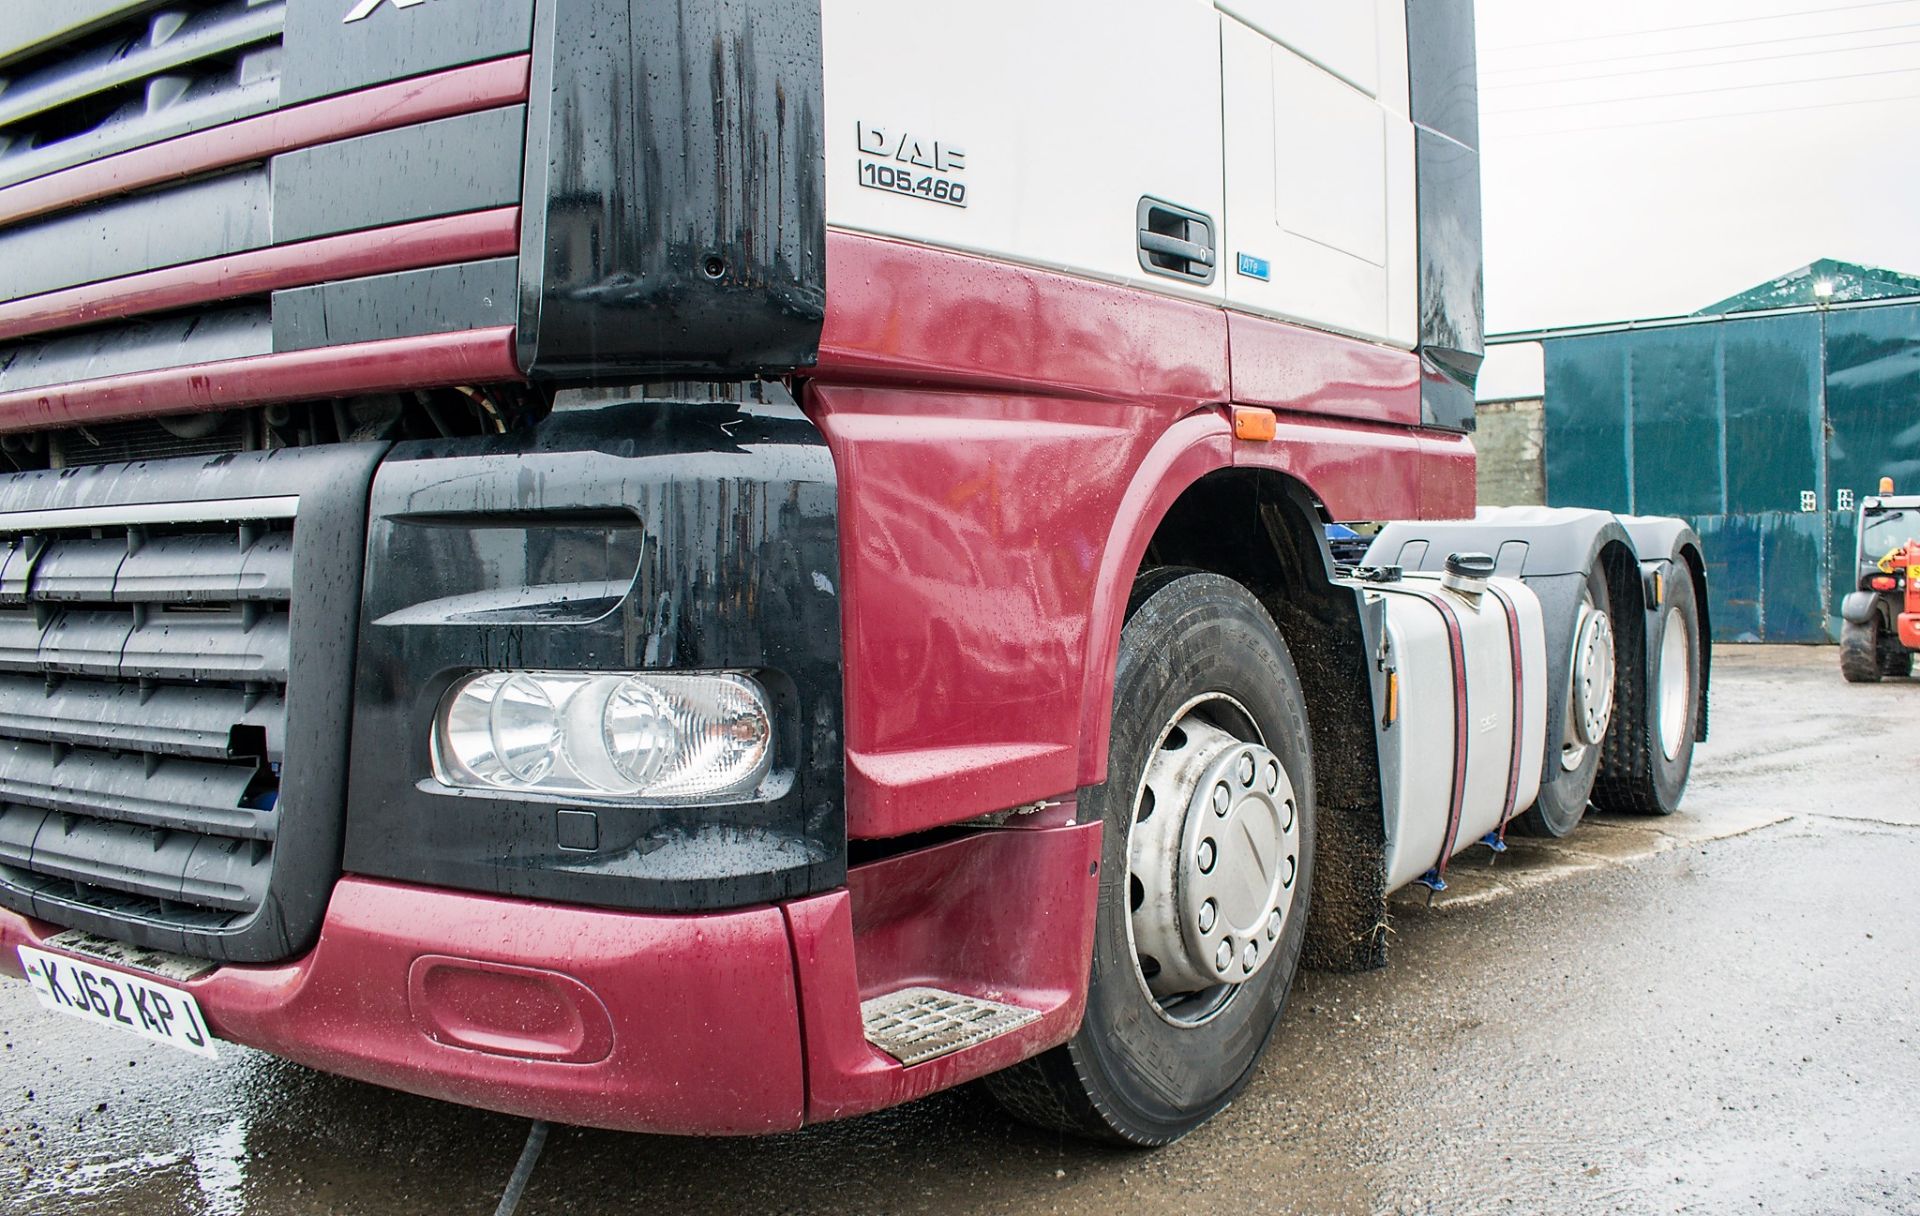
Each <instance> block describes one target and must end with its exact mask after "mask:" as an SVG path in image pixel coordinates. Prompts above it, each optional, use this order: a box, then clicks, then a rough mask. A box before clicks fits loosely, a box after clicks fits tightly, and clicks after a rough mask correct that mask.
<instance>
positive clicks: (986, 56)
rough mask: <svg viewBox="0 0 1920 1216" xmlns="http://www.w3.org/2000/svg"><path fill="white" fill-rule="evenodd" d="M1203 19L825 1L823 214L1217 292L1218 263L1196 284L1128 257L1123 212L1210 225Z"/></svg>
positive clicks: (1210, 55)
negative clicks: (1147, 201) (1192, 215)
mask: <svg viewBox="0 0 1920 1216" xmlns="http://www.w3.org/2000/svg"><path fill="white" fill-rule="evenodd" d="M1219 20H1220V18H1219V16H1218V15H1217V14H1216V13H1215V11H1214V9H1213V7H1212V5H1211V4H1210V3H1208V2H1207V0H1042V2H1039V3H1035V2H1033V0H969V2H968V3H965V4H952V3H946V2H944V0H939V2H934V0H824V3H823V5H822V27H823V31H822V32H823V37H824V55H825V66H826V141H827V220H828V223H829V224H831V225H833V226H835V227H839V228H847V229H854V230H858V231H863V232H870V233H877V234H880V235H885V236H893V237H898V238H901V239H903V240H909V241H922V242H927V243H930V244H934V245H942V246H947V247H950V248H954V249H961V250H967V251H972V252H978V253H983V254H987V255H989V256H993V257H998V258H1005V259H1009V260H1012V261H1018V262H1025V263H1029V264H1033V265H1039V266H1046V267H1051V268H1057V269H1062V270H1067V271H1071V272H1073V273H1077V274H1084V275H1090V276H1093V277H1096V278H1104V279H1109V280H1116V281H1122V282H1129V283H1134V284H1138V285H1141V286H1146V287H1151V288H1153V289H1155V290H1158V291H1165V292H1169V293H1172V294H1177V295H1188V296H1196V297H1200V298H1206V299H1211V300H1215V301H1219V300H1222V299H1224V296H1225V286H1224V284H1225V282H1226V280H1227V279H1228V278H1230V277H1231V268H1230V267H1228V266H1224V265H1223V266H1218V267H1217V268H1216V272H1215V274H1214V278H1213V281H1212V283H1211V284H1209V285H1206V286H1195V285H1189V284H1186V283H1183V282H1181V281H1180V280H1177V279H1172V278H1167V277H1164V276H1160V275H1153V274H1149V273H1147V272H1146V271H1145V270H1143V269H1141V266H1140V260H1139V254H1138V238H1137V227H1136V210H1137V206H1138V203H1139V201H1140V198H1141V197H1142V196H1143V195H1151V196H1153V197H1156V198H1160V199H1164V200H1166V201H1168V202H1171V203H1174V204H1177V205H1179V206H1182V207H1186V208H1190V209H1192V210H1195V211H1199V212H1203V213H1205V214H1206V215H1208V216H1210V217H1212V219H1213V220H1214V222H1215V224H1216V233H1217V231H1218V229H1217V225H1218V224H1219V223H1220V221H1221V216H1222V210H1223V196H1222V176H1223V171H1222V166H1221V138H1220V44H1219ZM863 141H864V142H863ZM936 145H938V146H937V147H936ZM956 153H958V154H959V155H958V158H957V159H956V156H955V154H956ZM901 174H906V175H908V176H909V178H910V181H911V186H912V187H913V189H911V190H906V191H903V190H900V189H898V188H897V186H898V182H899V176H900V175H901ZM881 182H888V183H893V187H892V188H889V187H887V186H885V185H883V184H881ZM942 182H944V183H946V184H945V185H944V186H942V184H941V183H942ZM923 183H925V188H924V189H922V184H923ZM956 185H957V186H959V187H960V188H961V189H962V190H963V191H964V197H963V199H962V200H961V201H962V202H963V203H964V206H956V205H953V203H952V201H951V194H952V191H953V188H954V187H955V186H956ZM941 191H944V192H945V193H946V194H947V195H948V196H949V197H948V198H946V199H941V198H936V197H930V195H931V194H933V193H937V192H941ZM1216 243H1217V236H1216Z"/></svg>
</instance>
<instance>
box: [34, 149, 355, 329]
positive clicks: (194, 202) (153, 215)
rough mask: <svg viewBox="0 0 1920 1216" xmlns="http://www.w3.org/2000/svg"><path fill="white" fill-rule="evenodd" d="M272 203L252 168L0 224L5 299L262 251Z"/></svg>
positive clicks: (269, 233)
mask: <svg viewBox="0 0 1920 1216" xmlns="http://www.w3.org/2000/svg"><path fill="white" fill-rule="evenodd" d="M323 201H324V200H323ZM269 205H270V201H269V191H268V187H267V171H266V170H265V169H264V168H262V167H260V166H258V165H255V166H253V167H251V168H247V169H241V170H236V171H234V172H231V173H223V174H221V175H219V176H217V177H209V178H205V179H203V180H200V181H196V182H191V183H189V184H187V185H184V186H174V187H172V188H169V189H166V190H155V191H150V192H148V193H145V194H140V195H136V196H134V197H132V198H118V199H111V200H108V201H106V202H102V203H96V204H94V205H93V206H90V207H85V208H83V209H81V210H78V211H67V212H62V213H60V214H58V215H55V216H52V217H50V218H48V219H43V220H36V221H30V222H28V223H25V224H19V225H16V226H14V227H11V228H0V266H4V267H5V268H6V273H5V274H4V275H0V299H6V300H17V299H22V298H24V297H26V296H34V295H39V294H41V293H42V292H48V291H58V290H59V289H61V288H63V287H76V286H79V285H80V284H82V283H95V282H99V281H100V280H102V279H112V278H118V277H120V276H122V275H128V274H135V273H137V272H139V271H143V270H153V269H156V268H158V267H162V266H177V265H179V264H181V263H183V262H197V261H200V260H201V259H203V258H214V257H222V256H224V255H226V254H230V253H241V252H244V251H246V250H249V249H258V248H260V247H262V246H264V245H268V244H271V243H272V241H273V224H272V222H271V221H270V220H269V218H268V207H269Z"/></svg>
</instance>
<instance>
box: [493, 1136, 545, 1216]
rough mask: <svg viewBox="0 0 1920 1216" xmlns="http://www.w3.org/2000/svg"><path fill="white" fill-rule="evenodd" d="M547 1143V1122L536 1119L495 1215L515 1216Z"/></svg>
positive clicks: (494, 1211) (494, 1212)
mask: <svg viewBox="0 0 1920 1216" xmlns="http://www.w3.org/2000/svg"><path fill="white" fill-rule="evenodd" d="M546 1144H547V1122H546V1120H545V1119H535V1120H534V1121H533V1125H532V1126H531V1127H529V1128H527V1143H526V1146H525V1147H524V1148H522V1149H521V1150H520V1160H519V1162H518V1163H516V1164H515V1165H514V1167H513V1177H511V1178H509V1179H507V1189H506V1191H505V1193H503V1194H502V1195H501V1196H500V1206H499V1207H497V1208H495V1209H493V1216H513V1213H514V1210H515V1209H517V1208H518V1207H519V1206H520V1197H521V1196H522V1195H525V1194H526V1193H527V1183H528V1182H530V1181H532V1180H533V1167H534V1166H536V1165H538V1164H540V1150H541V1149H543V1148H545V1147H546Z"/></svg>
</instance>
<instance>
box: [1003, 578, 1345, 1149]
mask: <svg viewBox="0 0 1920 1216" xmlns="http://www.w3.org/2000/svg"><path fill="white" fill-rule="evenodd" d="M1113 706H1114V709H1113V739H1112V746H1111V753H1110V754H1111V759H1110V762H1109V766H1108V776H1107V781H1106V783H1105V784H1104V785H1101V786H1098V787H1096V788H1094V789H1091V790H1088V791H1085V792H1084V793H1083V794H1082V795H1081V797H1080V815H1081V818H1082V819H1083V820H1086V819H1091V818H1095V817H1098V818H1099V819H1100V820H1101V821H1102V822H1103V823H1104V824H1105V825H1106V826H1105V832H1104V835H1103V844H1102V853H1101V871H1100V873H1101V878H1100V893H1099V900H1100V905H1099V912H1098V918H1097V921H1096V924H1095V929H1094V944H1093V960H1092V971H1091V975H1090V977H1089V980H1088V986H1087V1010H1086V1015H1085V1017H1084V1019H1083V1020H1082V1022H1081V1027H1080V1030H1079V1032H1078V1033H1077V1034H1075V1035H1074V1037H1073V1039H1072V1040H1071V1041H1069V1042H1068V1043H1067V1044H1065V1045H1064V1046H1062V1047H1057V1048H1055V1049H1053V1050H1052V1051H1049V1052H1047V1053H1046V1054H1044V1055H1041V1056H1039V1057H1037V1058H1035V1059H1032V1060H1028V1061H1026V1062H1025V1063H1023V1064H1018V1065H1015V1066H1014V1067H1013V1068H1011V1069H1008V1070H1007V1071H1005V1072H1003V1073H1000V1074H998V1075H997V1076H993V1077H990V1078H988V1079H987V1090H988V1092H989V1093H991V1094H992V1095H993V1096H994V1097H995V1098H996V1099H998V1100H999V1102H1000V1103H1001V1105H1003V1106H1004V1107H1006V1109H1007V1110H1008V1111H1010V1112H1011V1113H1012V1114H1014V1115H1015V1116H1017V1117H1019V1118H1021V1119H1024V1120H1026V1121H1028V1122H1031V1123H1035V1124H1038V1125H1040V1126H1042V1127H1047V1128H1051V1129H1058V1130H1062V1131H1069V1132H1073V1133H1076V1134H1078V1135H1082V1136H1087V1137H1089V1138H1092V1139H1096V1140H1102V1141H1106V1142H1108V1143H1114V1144H1124V1145H1139V1146H1149V1145H1159V1144H1166V1143H1169V1142H1171V1141H1173V1140H1177V1139H1179V1138H1180V1137H1181V1136H1184V1135H1185V1134H1186V1133H1188V1132H1189V1131H1192V1130H1193V1129H1194V1128H1196V1127H1198V1126H1199V1125H1200V1124H1201V1123H1203V1122H1205V1121H1206V1120H1207V1119H1208V1118H1209V1117H1211V1116H1212V1115H1214V1114H1215V1113H1217V1112H1218V1111H1219V1110H1221V1109H1222V1108H1223V1107H1225V1106H1226V1105H1227V1104H1228V1103H1229V1102H1231V1101H1232V1100H1233V1098H1234V1096H1235V1095H1236V1094H1237V1093H1239V1092H1240V1089H1241V1088H1242V1087H1243V1086H1244V1085H1245V1084H1246V1083H1247V1080H1248V1079H1249V1078H1250V1077H1251V1076H1252V1073H1253V1067H1254V1064H1255V1062H1256V1061H1257V1060H1258V1059H1259V1057H1260V1052H1261V1049H1262V1048H1264V1047H1265V1046H1266V1042H1267V1039H1268V1038H1269V1037H1270V1036H1271V1035H1272V1033H1273V1029H1274V1025H1275V1024H1276V1022H1278V1020H1279V1017H1280V1013H1281V1010H1282V1009H1283V1008H1284V1006H1285V1003H1286V999H1287V993H1288V991H1289V989H1291V988H1292V986H1293V978H1294V972H1295V971H1296V969H1297V968H1298V966H1299V962H1300V952H1301V947H1302V944H1303V943H1304V941H1305V936H1306V927H1307V911H1308V897H1309V892H1310V890H1311V888H1312V885H1313V833H1314V802H1313V761H1312V755H1311V749H1310V745H1309V742H1308V736H1307V716H1306V702H1305V698H1304V696H1303V695H1302V693H1301V690H1300V680H1299V677H1298V675H1297V674H1296V673H1295V671H1294V666H1293V660H1292V657H1291V656H1290V655H1289V653H1288V651H1287V647H1286V643H1285V642H1283V641H1282V640H1281V638H1280V634H1279V632H1278V630H1276V629H1275V628H1274V625H1273V621H1272V618H1270V617H1269V616H1268V615H1267V613H1266V610H1265V609H1263V608H1262V607H1261V606H1260V603H1259V601H1258V600H1256V599H1255V598H1254V597H1253V595H1252V594H1251V593H1250V592H1249V591H1247V589H1246V588H1244V587H1242V586H1241V585H1240V584H1238V583H1236V582H1233V581H1232V580H1231V579H1226V578H1222V577H1220V576H1218V575H1214V574H1206V573H1198V572H1192V571H1155V572H1153V573H1151V574H1149V575H1146V576H1143V578H1142V579H1141V580H1140V581H1139V582H1138V583H1137V584H1136V586H1135V592H1134V596H1133V603H1132V604H1131V605H1130V608H1129V613H1128V620H1127V623H1126V626H1125V628H1124V630H1123V631H1122V633H1121V640H1120V661H1119V667H1118V670H1117V673H1116V676H1115V681H1114V695H1113Z"/></svg>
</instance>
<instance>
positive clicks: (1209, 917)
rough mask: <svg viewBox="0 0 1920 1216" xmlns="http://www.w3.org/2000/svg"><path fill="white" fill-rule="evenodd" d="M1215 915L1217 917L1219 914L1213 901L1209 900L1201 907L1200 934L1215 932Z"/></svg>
mask: <svg viewBox="0 0 1920 1216" xmlns="http://www.w3.org/2000/svg"><path fill="white" fill-rule="evenodd" d="M1215 915H1217V913H1216V911H1215V909H1214V906H1213V901H1212V900H1208V901H1207V902H1206V903H1204V904H1201V905H1200V932H1202V933H1211V932H1213V919H1214V917H1215Z"/></svg>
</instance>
